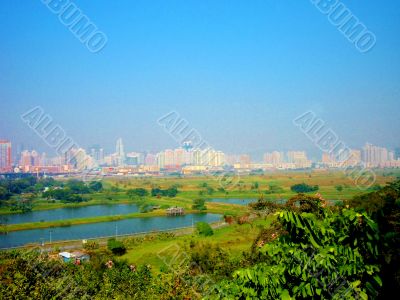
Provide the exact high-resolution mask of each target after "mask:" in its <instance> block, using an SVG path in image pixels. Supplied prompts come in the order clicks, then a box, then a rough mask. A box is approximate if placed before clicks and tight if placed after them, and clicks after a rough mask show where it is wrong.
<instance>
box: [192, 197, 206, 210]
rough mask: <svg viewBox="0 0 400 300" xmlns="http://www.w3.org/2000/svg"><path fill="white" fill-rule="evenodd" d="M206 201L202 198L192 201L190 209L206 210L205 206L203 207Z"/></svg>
mask: <svg viewBox="0 0 400 300" xmlns="http://www.w3.org/2000/svg"><path fill="white" fill-rule="evenodd" d="M205 202H206V200H205V199H203V198H196V199H194V200H193V205H192V209H196V210H206V209H207V206H206V205H205Z"/></svg>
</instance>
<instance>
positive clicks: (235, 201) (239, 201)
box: [206, 198, 257, 205]
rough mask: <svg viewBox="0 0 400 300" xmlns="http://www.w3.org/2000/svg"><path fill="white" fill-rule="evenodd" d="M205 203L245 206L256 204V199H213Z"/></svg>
mask: <svg viewBox="0 0 400 300" xmlns="http://www.w3.org/2000/svg"><path fill="white" fill-rule="evenodd" d="M206 201H207V202H219V203H227V204H237V205H247V204H249V203H252V202H256V201H257V199H236V198H213V199H207V200H206Z"/></svg>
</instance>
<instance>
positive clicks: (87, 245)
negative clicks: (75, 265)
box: [83, 241, 100, 250]
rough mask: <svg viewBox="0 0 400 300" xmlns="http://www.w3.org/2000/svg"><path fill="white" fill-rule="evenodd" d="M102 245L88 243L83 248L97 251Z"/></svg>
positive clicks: (92, 242)
mask: <svg viewBox="0 0 400 300" xmlns="http://www.w3.org/2000/svg"><path fill="white" fill-rule="evenodd" d="M99 247H100V245H99V243H97V242H96V241H87V242H86V243H84V244H83V248H84V249H86V250H95V249H99Z"/></svg>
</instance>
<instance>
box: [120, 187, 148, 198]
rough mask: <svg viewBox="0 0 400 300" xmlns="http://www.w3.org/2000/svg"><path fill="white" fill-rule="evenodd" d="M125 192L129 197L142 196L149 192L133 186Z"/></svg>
mask: <svg viewBox="0 0 400 300" xmlns="http://www.w3.org/2000/svg"><path fill="white" fill-rule="evenodd" d="M126 194H127V195H128V196H129V198H134V197H140V198H142V197H146V196H148V195H149V192H148V191H147V190H146V189H144V188H135V189H130V190H128V191H127V192H126Z"/></svg>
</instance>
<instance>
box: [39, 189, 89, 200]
mask: <svg viewBox="0 0 400 300" xmlns="http://www.w3.org/2000/svg"><path fill="white" fill-rule="evenodd" d="M42 196H43V197H44V198H47V199H56V200H61V201H63V202H72V203H79V202H83V201H87V199H86V198H84V197H83V196H82V195H80V194H77V193H76V189H75V192H74V191H73V190H71V188H70V187H65V188H59V187H57V188H54V189H53V188H52V189H49V190H47V191H46V192H44V193H43V194H42Z"/></svg>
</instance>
